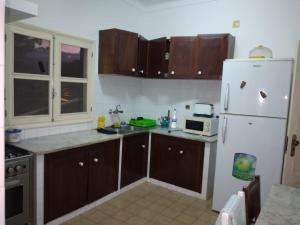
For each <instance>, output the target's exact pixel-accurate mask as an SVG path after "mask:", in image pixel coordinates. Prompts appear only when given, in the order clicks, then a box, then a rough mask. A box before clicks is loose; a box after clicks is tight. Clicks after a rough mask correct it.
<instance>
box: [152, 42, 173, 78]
mask: <svg viewBox="0 0 300 225" xmlns="http://www.w3.org/2000/svg"><path fill="white" fill-rule="evenodd" d="M168 48H169V46H168V40H167V38H166V37H164V38H158V39H154V40H151V41H149V49H148V50H149V52H148V77H149V78H163V77H164V76H165V74H167V73H168V58H166V54H168Z"/></svg>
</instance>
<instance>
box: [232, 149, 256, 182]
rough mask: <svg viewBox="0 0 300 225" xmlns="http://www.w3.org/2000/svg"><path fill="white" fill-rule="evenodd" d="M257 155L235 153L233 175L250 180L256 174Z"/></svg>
mask: <svg viewBox="0 0 300 225" xmlns="http://www.w3.org/2000/svg"><path fill="white" fill-rule="evenodd" d="M255 168H256V157H255V156H253V155H249V154H245V153H235V154H234V160H233V168H232V176H234V177H236V178H238V179H240V180H246V181H250V180H253V177H254V176H255Z"/></svg>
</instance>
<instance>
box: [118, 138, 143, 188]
mask: <svg viewBox="0 0 300 225" xmlns="http://www.w3.org/2000/svg"><path fill="white" fill-rule="evenodd" d="M148 140H149V134H148V133H142V134H135V135H129V136H125V137H124V138H123V148H122V170H121V171H122V172H121V187H125V186H127V185H129V184H131V183H133V182H135V181H137V180H139V179H141V178H143V177H146V176H147V164H148Z"/></svg>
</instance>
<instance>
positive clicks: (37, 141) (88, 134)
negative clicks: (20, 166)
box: [12, 128, 217, 155]
mask: <svg viewBox="0 0 300 225" xmlns="http://www.w3.org/2000/svg"><path fill="white" fill-rule="evenodd" d="M148 131H149V132H151V133H156V134H163V135H168V136H174V137H179V138H184V139H189V140H195V141H201V142H215V141H217V136H213V137H204V136H201V135H195V134H188V133H185V132H183V131H181V130H180V131H179V130H173V131H172V130H171V133H169V132H168V131H169V129H167V128H153V129H149V130H144V131H136V132H133V133H132V134H136V133H143V132H148ZM127 135H131V134H127ZM123 136H124V135H121V134H112V135H107V134H102V133H98V132H97V130H87V131H77V132H72V133H64V134H56V135H49V136H44V137H37V138H31V139H25V140H22V141H21V142H18V143H13V144H12V145H14V146H16V147H19V148H22V149H26V150H28V151H31V152H33V153H34V154H38V155H43V154H48V153H52V152H57V151H62V150H66V149H70V148H76V147H81V146H85V145H90V144H95V143H100V142H105V141H110V140H115V139H119V138H122V137H123Z"/></svg>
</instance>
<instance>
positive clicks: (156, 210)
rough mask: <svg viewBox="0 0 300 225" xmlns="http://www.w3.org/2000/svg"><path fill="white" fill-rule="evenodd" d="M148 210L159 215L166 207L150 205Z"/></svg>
mask: <svg viewBox="0 0 300 225" xmlns="http://www.w3.org/2000/svg"><path fill="white" fill-rule="evenodd" d="M148 209H150V210H152V211H154V212H157V213H161V212H162V211H163V210H164V209H166V207H165V206H162V205H159V204H156V203H152V204H151V205H149V206H148Z"/></svg>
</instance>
